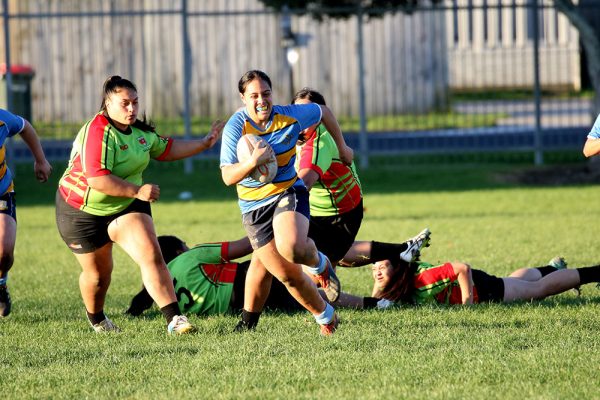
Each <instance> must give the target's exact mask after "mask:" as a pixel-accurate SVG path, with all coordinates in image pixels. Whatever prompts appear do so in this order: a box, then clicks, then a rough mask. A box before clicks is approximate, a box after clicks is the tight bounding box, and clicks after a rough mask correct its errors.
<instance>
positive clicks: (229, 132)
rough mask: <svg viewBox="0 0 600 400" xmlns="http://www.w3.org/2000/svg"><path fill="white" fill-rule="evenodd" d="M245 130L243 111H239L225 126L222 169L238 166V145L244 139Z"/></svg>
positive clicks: (222, 140) (222, 142)
mask: <svg viewBox="0 0 600 400" xmlns="http://www.w3.org/2000/svg"><path fill="white" fill-rule="evenodd" d="M243 129H244V116H243V111H238V112H237V113H235V114H233V115H232V116H231V118H229V121H227V124H225V127H224V128H223V135H222V137H221V157H220V159H221V160H220V167H223V166H225V165H231V164H236V163H237V162H238V158H237V143H238V141H239V140H240V138H241V137H242V130H243Z"/></svg>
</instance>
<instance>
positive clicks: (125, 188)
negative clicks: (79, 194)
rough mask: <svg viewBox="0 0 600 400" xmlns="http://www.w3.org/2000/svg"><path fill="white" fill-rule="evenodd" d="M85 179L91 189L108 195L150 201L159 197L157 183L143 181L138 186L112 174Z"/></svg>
mask: <svg viewBox="0 0 600 400" xmlns="http://www.w3.org/2000/svg"><path fill="white" fill-rule="evenodd" d="M87 181H88V184H89V185H90V187H91V188H92V189H94V190H97V191H99V192H102V193H104V194H107V195H109V196H115V197H128V198H132V199H139V200H143V201H149V202H151V203H152V202H154V201H156V200H158V198H159V197H160V188H159V187H158V185H154V184H152V183H145V184H143V185H141V186H139V185H136V184H134V183H131V182H128V181H126V180H125V179H122V178H119V177H118V176H116V175H113V174H108V175H101V176H94V177H89V178H87Z"/></svg>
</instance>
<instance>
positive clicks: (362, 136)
mask: <svg viewBox="0 0 600 400" xmlns="http://www.w3.org/2000/svg"><path fill="white" fill-rule="evenodd" d="M356 21H357V24H356V29H357V38H358V41H357V45H356V46H357V49H356V52H357V55H358V57H357V58H358V104H359V114H360V115H359V118H360V132H359V134H358V135H359V137H358V139H359V145H360V149H359V152H360V167H361V168H362V169H367V168H369V142H368V140H367V112H366V107H365V54H364V50H363V46H364V44H363V42H364V40H363V10H362V6H360V5H359V6H358V11H357V13H356Z"/></svg>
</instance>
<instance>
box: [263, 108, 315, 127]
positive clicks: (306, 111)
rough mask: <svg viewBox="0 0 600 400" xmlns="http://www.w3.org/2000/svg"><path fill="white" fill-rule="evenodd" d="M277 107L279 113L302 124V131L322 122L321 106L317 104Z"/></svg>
mask: <svg viewBox="0 0 600 400" xmlns="http://www.w3.org/2000/svg"><path fill="white" fill-rule="evenodd" d="M275 107H278V108H279V110H278V111H279V112H280V113H281V114H285V115H289V116H290V117H292V118H295V119H296V120H297V121H298V123H299V124H300V127H301V129H306V128H308V127H311V126H313V125H314V124H317V123H318V122H319V121H321V116H322V111H321V106H320V105H318V104H316V103H309V104H290V105H287V106H275ZM275 107H273V108H275Z"/></svg>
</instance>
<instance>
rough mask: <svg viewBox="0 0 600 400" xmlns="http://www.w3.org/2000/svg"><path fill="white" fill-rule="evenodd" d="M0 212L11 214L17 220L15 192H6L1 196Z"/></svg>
mask: <svg viewBox="0 0 600 400" xmlns="http://www.w3.org/2000/svg"><path fill="white" fill-rule="evenodd" d="M0 214H6V215H10V216H11V217H12V218H13V219H14V220H15V221H16V220H17V202H16V201H15V192H8V193H4V194H3V195H2V196H0Z"/></svg>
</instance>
